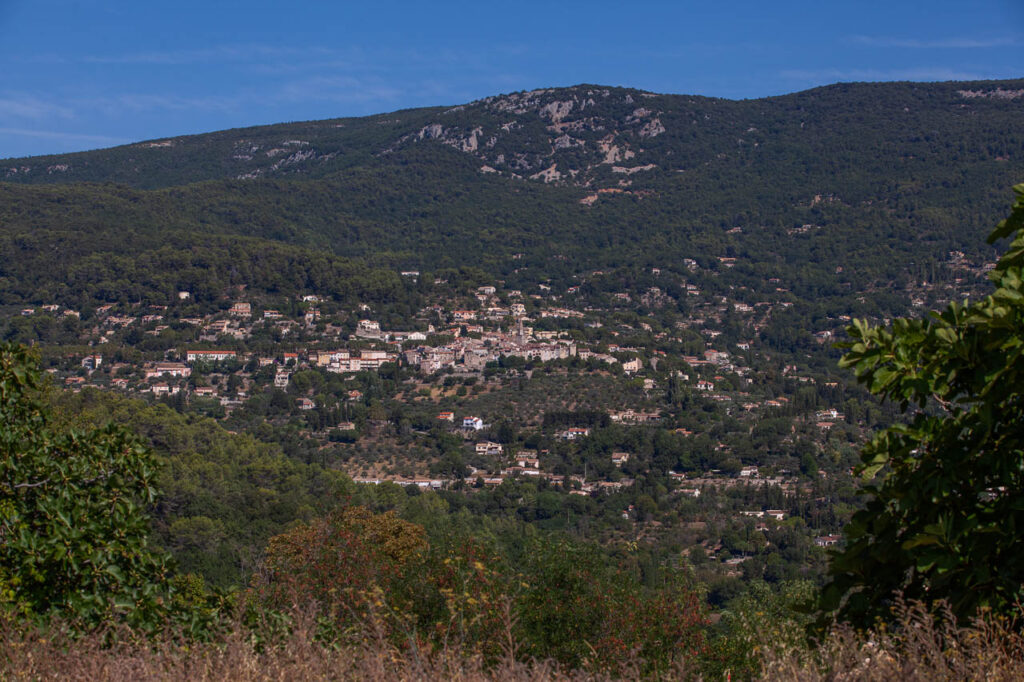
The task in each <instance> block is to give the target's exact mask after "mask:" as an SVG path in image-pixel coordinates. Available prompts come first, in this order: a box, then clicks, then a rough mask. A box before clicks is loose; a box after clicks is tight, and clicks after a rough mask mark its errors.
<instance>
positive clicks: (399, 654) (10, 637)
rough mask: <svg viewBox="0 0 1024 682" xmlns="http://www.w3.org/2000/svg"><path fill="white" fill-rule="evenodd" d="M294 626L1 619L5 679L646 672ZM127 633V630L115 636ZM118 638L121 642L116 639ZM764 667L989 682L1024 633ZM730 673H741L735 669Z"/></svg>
mask: <svg viewBox="0 0 1024 682" xmlns="http://www.w3.org/2000/svg"><path fill="white" fill-rule="evenodd" d="M291 620H292V623H293V625H294V627H293V628H292V629H291V630H290V631H289V632H287V633H286V634H284V635H283V636H281V637H279V638H277V639H274V640H273V641H272V642H269V643H268V642H264V644H263V645H262V646H254V645H253V637H252V634H253V633H252V631H251V630H250V629H248V628H246V627H243V626H235V627H234V628H230V629H228V631H226V632H225V633H223V634H222V635H220V636H219V637H218V638H217V639H216V640H215V641H211V642H205V643H198V644H197V643H195V642H193V641H189V640H183V639H180V638H176V637H175V636H174V635H173V634H167V633H165V634H164V635H163V636H162V638H160V639H158V640H153V639H143V640H140V639H136V638H133V637H131V636H126V635H130V633H128V632H125V631H117V632H113V633H112V632H98V633H95V634H92V635H89V636H85V637H81V636H76V637H69V636H68V632H67V631H66V630H63V629H61V628H60V627H59V625H57V624H56V623H54V624H51V625H50V626H49V627H48V628H46V629H36V628H27V629H26V628H22V627H15V626H14V623H13V622H12V621H11V620H8V619H0V678H3V679H9V680H36V679H82V680H90V681H92V680H111V681H120V680H132V682H136V681H138V680H188V681H189V682H194V681H195V682H202V681H204V680H211V681H212V680H217V681H218V682H220V681H221V680H224V681H229V682H230V681H232V680H245V681H246V682H249V681H250V680H253V681H259V680H282V679H294V680H297V679H303V680H307V679H308V680H311V679H317V680H320V679H322V680H351V679H360V680H364V679H365V680H465V681H467V682H469V681H475V680H503V681H505V680H507V681H509V682H511V681H513V680H606V679H614V678H617V677H621V678H625V679H636V678H638V677H641V676H642V669H643V662H642V661H641V660H639V659H638V657H637V656H636V655H633V654H631V655H628V656H626V657H625V659H624V660H623V665H622V667H621V668H620V669H618V670H617V671H615V673H614V674H610V673H607V672H594V671H584V670H579V669H576V670H573V669H568V668H563V667H559V666H558V664H557V663H555V662H553V661H550V660H547V661H544V660H540V661H538V660H529V661H522V660H519V659H517V658H516V657H515V656H514V655H512V653H511V652H510V651H506V652H503V653H502V655H501V656H500V657H499V658H498V659H497V660H496V661H494V662H492V663H491V664H487V663H486V662H485V660H484V659H483V657H480V656H465V655H464V654H463V652H458V651H455V650H452V649H441V650H438V651H429V650H421V649H408V648H406V649H402V648H400V647H396V646H394V645H393V644H391V643H389V642H388V641H387V639H386V638H382V637H380V636H378V633H379V631H374V630H371V631H369V632H368V633H367V636H366V637H365V638H363V639H362V640H360V641H358V642H352V643H349V644H345V645H341V646H334V647H330V646H324V645H322V644H321V643H318V642H317V641H316V636H317V631H318V629H319V626H318V624H317V619H316V618H314V617H312V616H311V615H310V614H308V613H307V614H302V613H295V614H293V618H292V619H291ZM112 635H119V636H112ZM111 642H114V644H111ZM752 655H753V658H755V659H756V660H757V662H758V668H760V669H761V670H762V672H760V673H755V675H754V677H753V678H752V679H765V680H773V681H782V682H785V681H787V680H793V681H801V682H804V681H806V682H817V681H819V680H836V679H842V680H847V681H849V682H859V681H864V682H868V681H871V682H873V681H876V680H877V681H879V682H881V681H883V680H884V681H886V682H887V681H888V680H894V679H899V680H906V681H907V682H917V681H918V680H921V681H924V680H936V679H945V680H960V679H986V680H992V681H993V682H1003V681H1007V682H1008V681H1010V680H1018V679H1021V678H1022V677H1024V637H1022V636H1021V634H1020V633H1019V632H1017V631H1015V630H1013V629H1011V628H1009V627H1007V621H1005V620H1000V619H994V618H989V619H985V620H977V621H974V622H973V623H972V624H971V625H969V626H966V627H960V626H957V624H956V623H955V622H954V620H953V619H952V617H951V616H949V615H948V613H947V614H946V615H943V616H940V617H936V616H934V615H933V614H932V613H931V612H930V609H927V608H925V607H923V606H922V605H920V604H918V605H913V606H904V607H903V608H901V609H900V610H899V613H898V617H897V620H896V623H895V624H894V626H892V627H890V628H887V629H879V630H875V631H872V632H867V633H857V632H856V631H854V630H853V629H852V628H849V627H839V628H836V629H833V630H832V631H831V632H830V633H829V634H828V636H827V637H825V639H824V640H823V641H822V643H821V644H820V646H818V647H816V648H810V647H808V646H807V645H806V644H805V643H803V642H802V641H800V642H798V643H797V642H789V641H786V642H782V643H780V642H773V641H771V640H770V638H769V637H765V638H763V639H762V641H761V645H760V646H759V648H757V649H756V650H753V653H752ZM702 672H703V671H702V670H700V669H698V668H696V667H694V666H692V665H689V666H688V665H677V666H675V667H673V668H670V669H668V670H665V671H663V672H662V674H661V675H660V678H661V679H674V680H687V679H723V676H722V674H721V673H715V674H711V673H709V674H707V675H703V676H702ZM731 672H732V679H745V678H746V677H745V675H742V674H741V673H740V672H739V671H736V670H733V671H731Z"/></svg>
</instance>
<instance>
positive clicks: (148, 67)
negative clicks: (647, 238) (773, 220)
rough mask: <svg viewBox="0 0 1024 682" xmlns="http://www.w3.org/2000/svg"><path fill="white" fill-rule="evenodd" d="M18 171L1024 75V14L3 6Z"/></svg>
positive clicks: (383, 5) (666, 5) (802, 6)
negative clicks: (591, 86) (82, 159)
mask: <svg viewBox="0 0 1024 682" xmlns="http://www.w3.org/2000/svg"><path fill="white" fill-rule="evenodd" d="M0 61H2V65H3V67H2V68H0V158H5V157H14V156H25V155H32V154H45V153H56V152H66V151H76V150H82V149H94V148H97V147H106V146H111V145H116V144H122V143H126V142H133V141H138V140H144V139H154V138H160V137H168V136H173V135H181V134H187V133H199V132H208V131H213V130H221V129H225V128H235V127H242V126H248V125H257V124H263V123H277V122H281V121H298V120H310V119H319V118H331V117H337V116H359V115H364V114H372V113H379V112H385V111H392V110H395V109H402V108H408V107H419V106H429V105H442V104H456V103H462V102H467V101H471V100H473V99H477V98H480V97H484V96H487V95H493V94H499V93H504V92H512V91H516V90H524V89H532V88H538V87H548V86H560V85H573V84H577V83H599V84H604V85H622V86H630V87H637V88H643V89H646V90H651V91H655V92H667V93H686V94H700V95H709V96H716V97H729V98H747V97H762V96H766V95H777V94H783V93H787V92H794V91H797V90H803V89H806V88H810V87H814V86H817V85H824V84H827V83H834V82H836V81H888V80H968V79H989V78H993V79H996V78H1018V77H1024V0H970V1H964V0H959V1H957V2H950V1H946V0H931V1H929V2H921V1H916V0H915V1H911V0H888V1H887V2H876V1H874V0H859V1H854V0H848V1H847V0H817V1H816V2H803V1H796V0H793V1H787V0H771V1H767V0H761V1H759V2H747V1H745V0H744V1H742V2H728V1H727V0H718V1H717V2H716V1H715V0H705V1H704V2H688V1H684V0H678V1H676V2H653V1H652V2H644V1H642V0H634V2H603V1H601V0H590V1H589V2H574V1H571V0H563V1H559V2H554V1H553V2H545V3H541V2H532V1H530V0H518V1H513V2H502V3H497V2H488V0H477V1H476V2H423V1H420V2H387V1H378V2H373V1H372V0H370V1H367V0H362V1H361V2H349V1H347V0H321V1H317V2H300V1H297V0H293V1H292V2H282V1H281V0H277V1H276V2H263V1H261V0H248V1H247V2H233V1H230V0H224V1H222V0H207V1H206V2H193V1H191V0H178V1H176V2H163V1H161V0H133V1H131V2H97V1H92V0H54V1H50V0H0Z"/></svg>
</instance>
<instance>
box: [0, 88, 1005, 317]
mask: <svg viewBox="0 0 1024 682" xmlns="http://www.w3.org/2000/svg"><path fill="white" fill-rule="evenodd" d="M1022 88H1024V81H1020V80H1018V81H998V82H997V81H986V82H975V83H931V84H920V83H885V84H840V85H833V86H828V87H823V88H817V89H814V90H809V91H806V92H801V93H795V94H792V95H785V96H781V97H773V98H766V99H760V100H747V101H729V100H719V99H709V98H701V97H692V96H682V95H654V94H652V93H645V92H641V91H638V90H629V89H623V88H606V87H602V86H592V85H580V86H575V87H571V88H554V89H545V90H535V91H531V92H525V93H516V94H511V95H503V96H497V97H490V98H486V99H483V100H479V101H477V102H473V103H470V104H467V105H464V106H456V107H449V108H429V109H417V110H408V111H399V112H394V113H392V114H386V115H379V116H371V117H365V118H358V119H334V120H328V121H315V122H306V123H291V124H279V125H274V126H264V127H260V128H249V129H241V130H229V131H222V132H218V133H210V134H206V135H196V136H186V137H176V138H169V139H165V140H156V141H150V142H144V143H139V144H133V145H127V146H123V147H116V148H113V149H107V150H99V151H92V152H82V153H78V154H67V155H61V156H50V157H34V158H30V159H17V160H8V161H5V162H3V163H0V168H5V169H6V170H3V171H2V173H0V175H2V176H3V178H4V180H5V182H2V183H0V197H2V201H0V304H9V305H19V304H22V303H45V302H47V301H48V300H50V299H52V298H56V299H57V300H64V301H66V302H69V303H70V302H74V301H71V300H70V299H67V297H68V296H72V295H74V296H77V297H78V298H81V297H82V296H86V297H87V298H93V299H96V300H97V301H99V300H100V299H102V298H103V297H104V296H106V297H107V298H106V299H105V300H109V299H110V297H111V296H113V295H117V292H118V291H121V290H124V289H125V287H124V283H125V282H126V281H127V280H129V279H131V277H130V276H126V275H124V274H123V273H124V271H132V270H135V271H141V270H146V269H148V270H152V268H141V270H140V268H137V267H135V265H131V266H128V265H125V266H124V267H122V268H121V270H122V272H121V273H120V274H118V273H111V272H106V271H105V269H104V268H103V267H98V266H100V265H103V264H105V263H108V262H117V259H122V260H123V259H128V260H129V261H131V262H132V263H135V262H136V261H137V262H138V263H143V262H146V263H156V262H167V258H164V257H155V256H154V253H155V252H156V251H158V250H160V249H165V250H169V251H170V252H172V253H174V254H175V256H176V257H177V256H180V255H181V252H182V250H183V249H184V250H186V251H188V252H192V253H198V252H202V251H210V252H211V253H220V252H221V251H219V250H218V249H217V248H215V247H217V246H218V244H220V243H223V242H224V240H227V241H228V242H230V243H232V244H233V245H234V248H235V252H234V253H233V255H231V256H230V257H228V256H225V257H226V258H229V260H226V261H224V262H223V263H221V262H218V263H216V264H213V265H214V267H219V268H220V269H221V270H223V271H239V270H241V271H246V270H247V271H256V272H262V271H263V270H265V268H264V267H263V266H261V265H260V262H262V261H263V259H262V258H260V257H258V256H259V254H260V253H262V252H267V251H269V252H273V253H277V252H278V251H279V250H280V248H279V247H277V246H273V247H272V246H270V245H269V244H265V242H268V241H269V242H274V243H278V244H280V243H284V244H287V245H289V248H295V247H298V249H299V251H297V252H296V258H298V259H299V260H300V261H301V260H304V259H312V258H313V257H314V256H313V254H314V252H321V253H322V252H323V251H331V252H333V253H334V254H336V255H338V256H342V257H346V258H359V259H362V260H363V261H364V262H365V263H366V264H367V265H369V266H371V267H377V268H381V269H383V270H388V271H390V272H391V273H394V272H395V271H397V270H402V269H423V270H435V269H438V268H451V267H456V268H457V267H463V266H465V265H467V264H471V265H473V266H477V267H480V268H482V269H483V270H484V271H485V272H487V273H488V274H489V275H490V276H492V277H501V278H503V279H505V280H506V281H508V282H509V283H510V286H521V287H522V286H527V285H530V284H533V283H536V282H539V281H545V280H548V281H555V282H561V283H563V284H564V285H565V286H568V283H569V282H570V281H572V280H573V279H574V278H578V277H580V276H581V275H582V273H585V272H587V271H589V270H593V269H607V268H620V267H626V268H633V267H645V268H650V267H658V268H668V269H672V270H676V271H678V272H683V271H684V270H686V268H683V267H682V266H681V265H680V264H681V263H682V262H683V261H684V259H691V260H694V261H696V262H697V264H698V265H699V266H700V267H701V268H702V269H703V271H704V272H706V273H712V274H718V275H721V276H722V277H721V278H719V279H718V280H716V282H717V285H716V286H717V287H719V288H722V289H728V288H729V287H733V288H742V287H748V288H751V289H753V290H757V289H759V288H762V285H763V284H764V283H765V282H766V281H768V280H772V279H776V280H779V283H778V285H779V286H782V287H784V288H787V289H789V290H791V291H792V292H793V293H794V295H795V296H796V297H797V298H798V299H808V298H811V299H815V300H832V299H834V298H836V297H840V298H842V299H844V300H845V301H846V303H843V304H842V305H843V306H845V307H846V308H849V307H850V305H851V303H850V301H855V300H857V298H858V297H860V296H862V295H863V294H864V293H870V292H878V291H890V292H894V291H901V290H902V289H903V287H905V286H907V285H909V283H910V282H911V281H912V280H916V281H918V282H920V281H922V280H924V281H929V282H931V281H934V280H936V278H938V279H942V278H943V277H945V279H947V280H950V281H951V280H952V279H953V277H952V275H950V274H949V272H947V270H948V269H947V268H945V265H944V264H947V263H948V261H949V259H950V253H951V252H963V253H964V254H966V257H967V258H968V260H969V261H970V263H971V264H972V265H973V266H975V267H976V268H978V267H980V266H982V265H983V263H984V262H985V261H986V260H990V259H991V257H992V254H993V253H994V251H993V250H992V249H991V247H988V246H986V245H985V244H984V242H983V235H984V232H985V229H986V227H987V226H989V225H991V224H992V223H993V222H994V220H996V219H997V218H998V216H999V214H1000V212H1001V211H1002V207H1003V206H1005V202H1006V200H1007V194H1008V188H1009V187H1010V186H1011V185H1012V184H1014V182H1016V181H1017V180H1019V178H1020V176H1021V174H1022V173H1024V154H1022V151H1024V134H1022V133H1021V132H1020V128H1019V125H1018V122H1019V120H1020V114H1021V109H1022V107H1024V98H1022V97H1021V96H1020V94H1021V92H1022ZM247 239H251V240H252V241H246V240H247ZM211 240H212V241H211ZM305 249H311V251H305ZM197 250H198V251H197ZM300 253H301V254H305V255H298V254H300ZM166 255H167V254H166V253H165V256H166ZM723 259H734V260H728V266H727V267H726V266H725V265H723V264H724V263H726V260H723ZM172 260H173V259H172ZM179 260H180V259H179ZM199 260H203V259H201V258H200V259H199ZM207 260H208V259H207ZM239 264H242V267H241V268H239V267H238V265H239ZM207 265H209V263H207ZM101 270H103V271H102V272H101ZM176 271H178V272H182V273H189V272H193V268H192V267H191V266H189V267H176ZM944 273H945V274H944ZM172 275H174V273H162V274H161V277H162V279H167V278H168V277H170V278H171V279H175V277H174V276H172ZM381 277H384V275H383V274H382V275H381ZM275 278H277V276H276V275H273V276H269V277H267V278H264V279H275ZM229 279H230V278H229ZM236 279H237V277H236ZM304 279H308V278H306V277H304V276H301V277H299V280H304ZM177 280H181V281H175V282H171V281H169V280H168V281H166V282H164V281H161V283H160V285H159V286H158V287H157V288H158V289H160V290H161V291H162V292H163V293H162V294H160V296H163V295H167V294H168V293H169V292H173V291H174V290H175V289H176V288H184V289H195V288H199V289H200V290H202V289H204V288H205V287H204V286H202V283H200V284H199V285H197V283H196V282H194V281H191V280H190V279H189V278H187V277H177ZM69 282H76V284H75V285H73V286H72V287H71V288H70V289H69V288H68V283H69ZM231 283H232V284H240V283H242V282H239V281H234V280H232V281H231ZM136 284H137V282H136ZM135 288H136V289H137V287H135ZM775 288H776V286H775V285H774V284H773V285H772V286H771V287H770V290H772V291H774V289H775ZM104 292H106V293H104ZM152 293H153V292H152V287H150V288H149V289H147V290H146V291H136V292H135V293H133V294H132V295H133V296H135V300H141V298H144V297H145V296H149V295H150V294H152ZM62 296H63V297H65V298H61V297H62ZM158 298H159V296H158ZM147 300H148V299H147ZM879 300H880V299H879ZM904 300H905V299H904ZM882 312H883V314H887V312H888V310H887V309H886V310H883V311H882ZM896 312H900V311H896Z"/></svg>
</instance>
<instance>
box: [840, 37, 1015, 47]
mask: <svg viewBox="0 0 1024 682" xmlns="http://www.w3.org/2000/svg"><path fill="white" fill-rule="evenodd" d="M851 40H852V41H853V42H854V43H858V44H860V45H870V46H872V47H901V48H907V49H913V50H940V49H985V48H993V47H1010V46H1013V45H1020V44H1021V40H1020V39H1019V38H1013V37H1008V36H999V37H996V36H990V37H985V38H966V37H961V38H939V39H934V40H920V39H917V38H893V37H885V36H863V35H860V36H853V37H852V38H851Z"/></svg>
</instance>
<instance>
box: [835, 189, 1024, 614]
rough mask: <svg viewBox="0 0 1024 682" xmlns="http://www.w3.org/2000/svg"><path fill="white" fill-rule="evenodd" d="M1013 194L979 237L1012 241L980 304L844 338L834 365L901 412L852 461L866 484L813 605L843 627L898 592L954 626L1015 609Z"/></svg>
mask: <svg viewBox="0 0 1024 682" xmlns="http://www.w3.org/2000/svg"><path fill="white" fill-rule="evenodd" d="M1014 190H1015V191H1016V193H1017V201H1016V203H1015V204H1014V206H1013V209H1012V212H1011V214H1010V216H1009V217H1008V218H1007V219H1006V220H1004V221H1002V222H1001V223H1000V224H999V226H998V227H997V228H996V230H995V231H994V232H992V234H991V236H990V237H989V242H995V241H998V240H1001V239H1006V238H1012V243H1011V244H1010V247H1009V250H1008V251H1007V252H1006V253H1005V255H1003V257H1002V258H1001V259H1000V261H999V263H998V264H997V265H996V267H995V269H994V270H993V271H992V273H991V275H990V277H991V279H992V282H993V284H994V285H995V291H994V292H993V293H992V294H991V295H990V296H988V297H986V298H985V299H984V300H981V301H979V302H976V303H973V304H972V303H968V302H964V303H963V304H956V303H953V304H950V305H949V306H948V307H947V308H946V309H945V310H944V311H942V312H941V313H933V314H932V316H931V317H930V318H927V319H917V320H913V319H900V320H896V321H895V322H894V323H893V324H892V326H891V328H888V329H885V328H877V327H876V328H872V327H869V326H868V325H867V323H865V322H860V321H858V322H856V323H854V324H853V326H851V327H850V328H849V330H848V332H849V334H850V336H851V338H852V341H851V342H849V343H847V344H844V345H845V347H846V348H848V351H847V353H846V355H845V357H844V358H843V359H842V362H841V364H842V366H844V367H850V368H853V369H854V371H855V372H856V374H857V378H858V380H859V381H861V382H862V383H864V384H865V385H866V386H867V387H868V388H869V389H870V390H871V391H872V392H873V393H875V394H876V395H879V396H882V397H884V398H886V399H889V400H892V401H895V402H897V403H898V404H899V405H900V407H901V408H902V409H903V410H904V411H905V412H908V413H909V420H908V422H907V423H904V424H898V425H895V426H892V427H891V428H889V429H887V430H885V431H882V432H880V433H878V434H877V435H876V436H875V437H874V438H873V439H872V440H871V441H870V442H869V443H868V444H867V445H866V446H865V447H864V449H863V451H862V464H861V465H860V473H861V474H862V475H863V476H864V477H865V478H867V479H871V478H877V479H878V481H877V482H876V483H874V484H872V485H868V486H866V488H865V493H867V494H869V495H870V496H871V499H870V500H869V501H868V503H867V506H866V507H865V509H863V510H862V511H860V512H858V513H857V514H855V515H854V517H853V520H852V522H851V523H850V524H849V525H848V526H847V527H846V529H845V533H846V537H847V540H848V544H847V546H846V547H845V549H844V550H843V551H841V552H838V553H837V554H836V555H835V556H834V557H833V560H832V564H831V568H830V571H831V574H832V582H831V584H830V585H828V586H827V588H826V589H825V591H824V593H823V596H822V605H823V607H824V608H825V610H827V611H830V612H832V611H838V613H839V615H840V616H841V617H843V618H845V619H848V620H851V621H853V622H855V623H860V624H870V623H871V622H872V621H873V620H874V619H876V618H885V617H886V616H888V615H889V611H890V607H891V606H892V604H893V598H894V595H896V594H897V593H900V594H902V596H903V597H904V598H906V599H915V600H922V601H926V602H930V603H934V602H936V601H937V600H945V601H946V602H948V604H949V605H950V607H951V608H952V610H953V612H954V614H956V615H957V616H959V617H970V616H971V615H973V614H975V613H977V612H978V610H979V609H981V608H991V609H994V610H996V611H1000V610H1009V609H1010V608H1012V607H1013V605H1014V604H1015V603H1019V600H1020V599H1021V597H1022V596H1024V542H1021V532H1022V529H1024V497H1022V492H1024V490H1022V485H1024V185H1017V186H1016V187H1015V188H1014Z"/></svg>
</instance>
